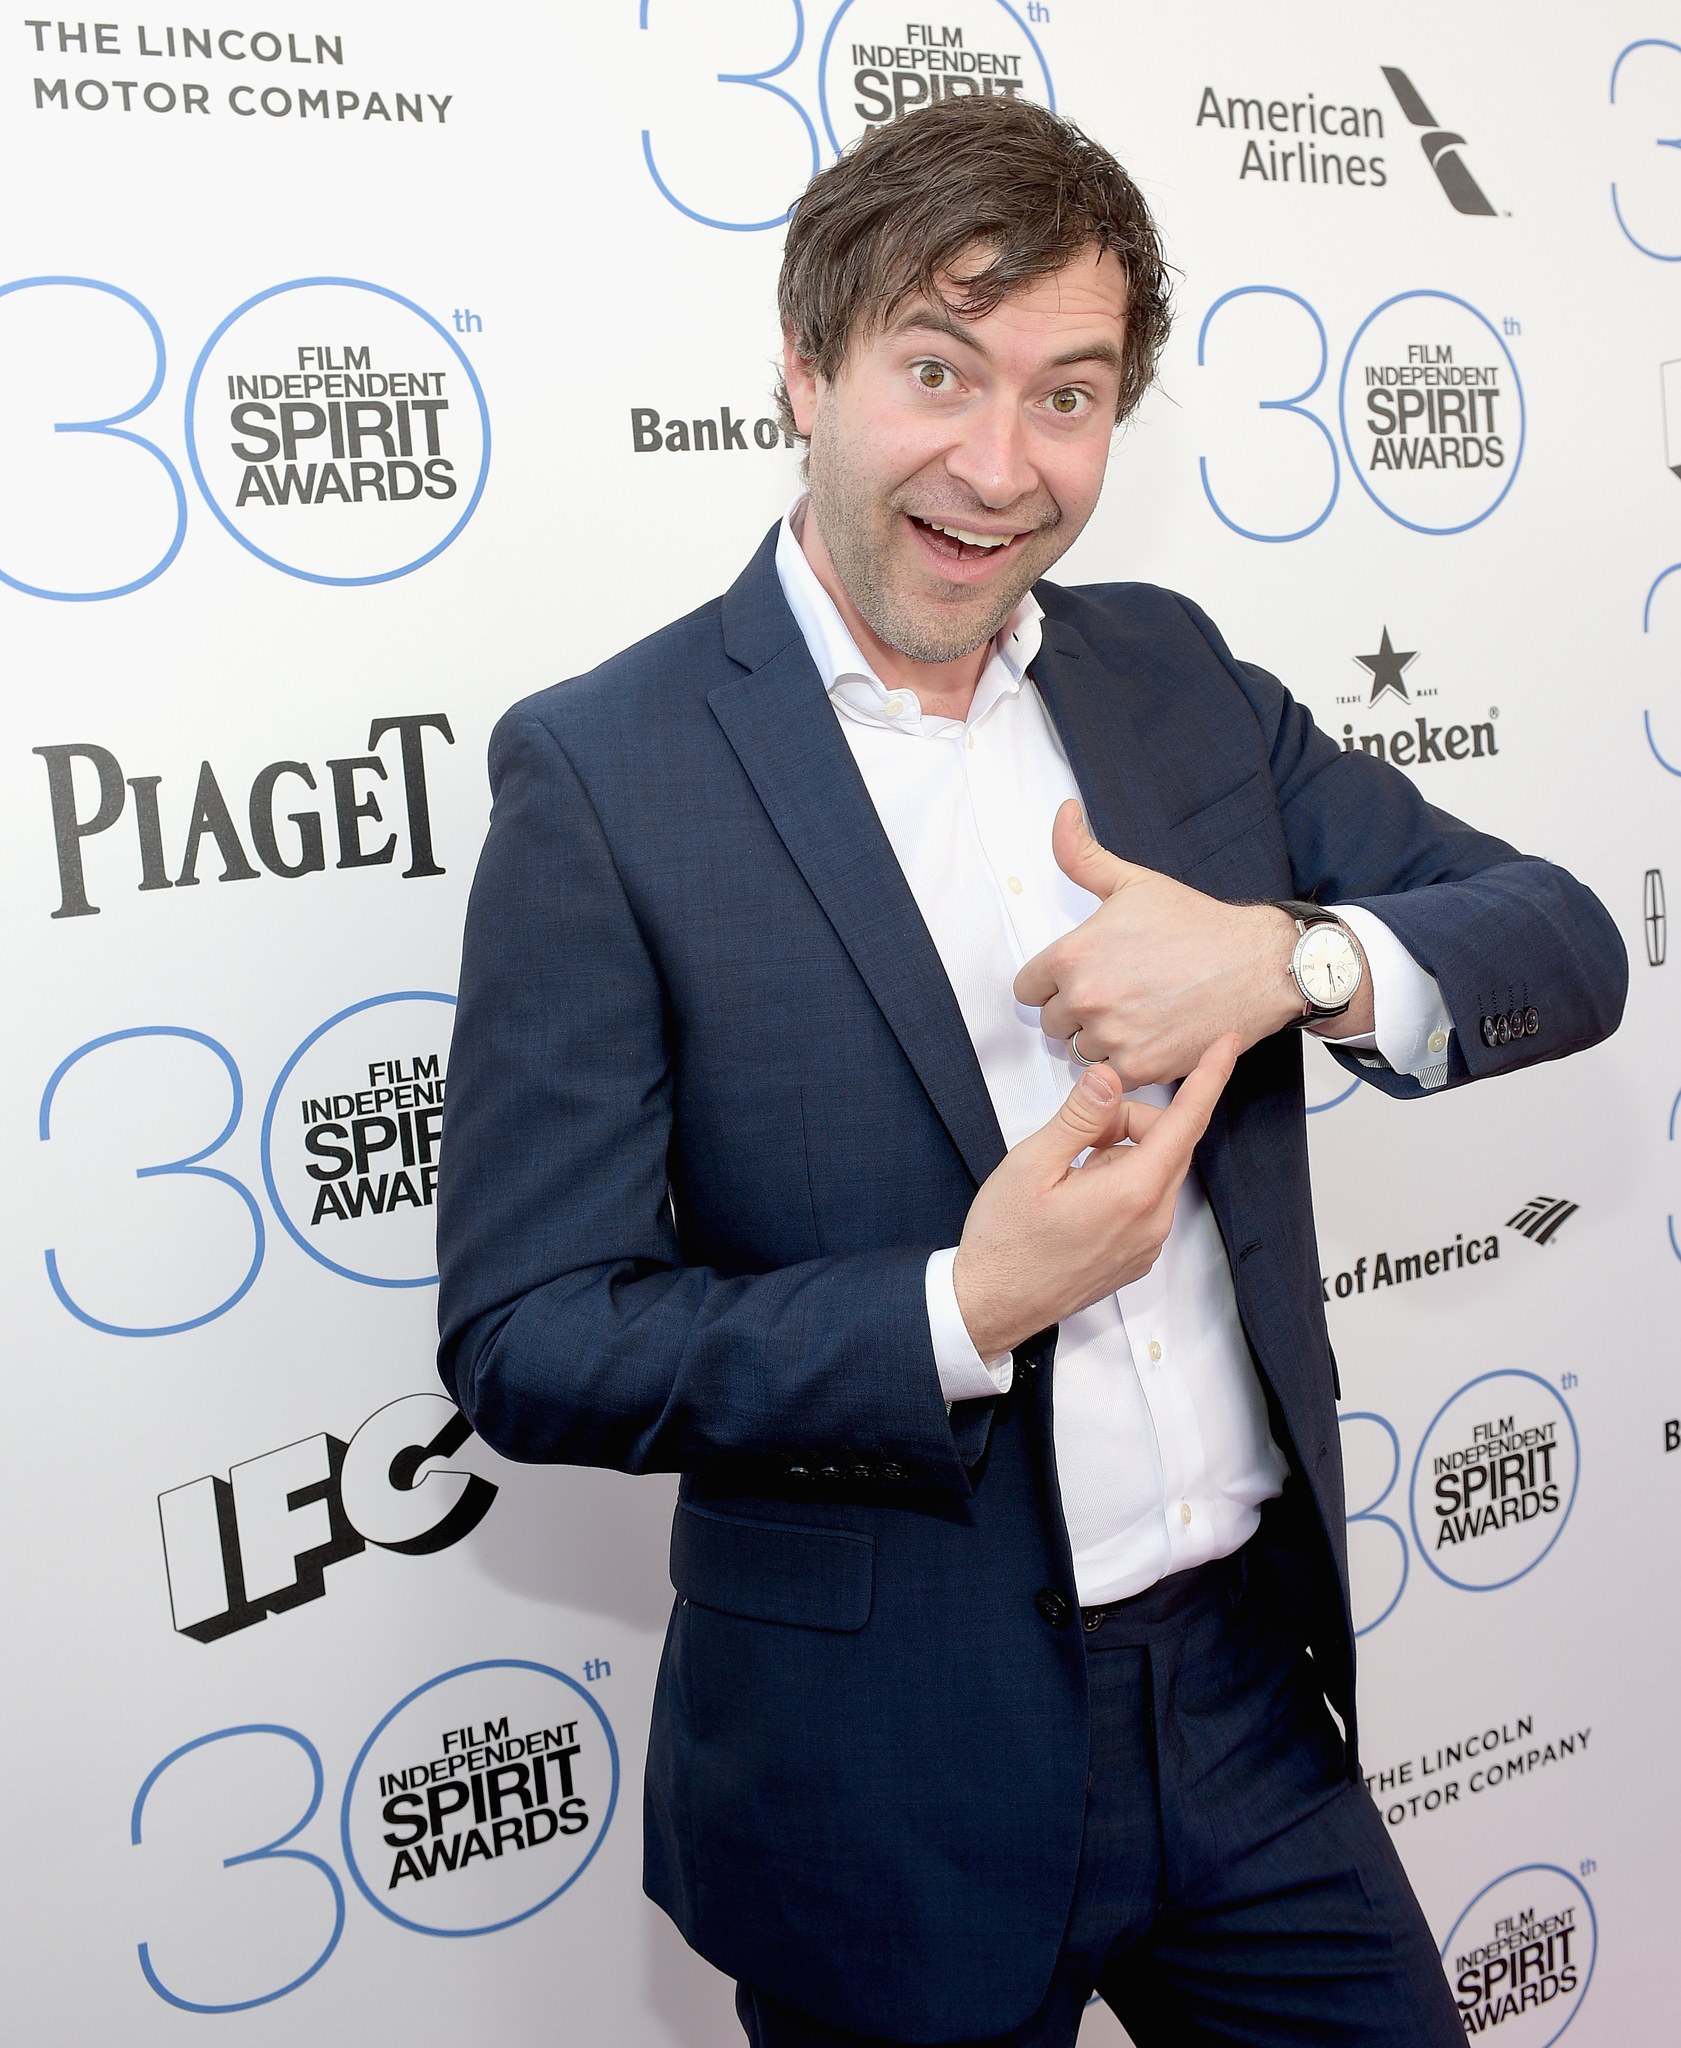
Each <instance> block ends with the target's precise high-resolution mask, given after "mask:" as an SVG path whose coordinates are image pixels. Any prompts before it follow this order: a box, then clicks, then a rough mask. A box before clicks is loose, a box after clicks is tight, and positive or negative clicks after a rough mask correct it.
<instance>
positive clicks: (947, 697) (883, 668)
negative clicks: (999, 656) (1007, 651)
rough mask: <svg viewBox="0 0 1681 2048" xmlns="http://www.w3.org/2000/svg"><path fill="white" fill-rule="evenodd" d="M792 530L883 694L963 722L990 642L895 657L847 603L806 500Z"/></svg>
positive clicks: (896, 653)
mask: <svg viewBox="0 0 1681 2048" xmlns="http://www.w3.org/2000/svg"><path fill="white" fill-rule="evenodd" d="M796 526H797V529H798V534H799V542H800V549H801V552H802V553H803V554H804V556H805V558H806V560H807V561H808V562H809V563H810V564H811V568H812V573H813V575H815V576H816V578H817V580H818V582H819V583H821V584H822V586H823V588H824V589H825V590H826V591H827V592H828V593H829V596H830V597H831V598H832V599H833V600H834V605H835V609H836V611H838V612H839V613H840V615H841V618H842V620H843V621H844V622H845V625H846V630H847V631H848V632H849V633H850V634H851V635H852V637H853V639H854V640H855V641H856V642H857V645H858V652H859V653H860V654H861V655H863V657H864V659H865V660H866V661H867V662H868V663H869V664H870V667H871V669H872V670H873V671H874V673H875V674H876V676H877V677H878V678H879V679H880V680H881V682H882V683H884V684H885V685H886V687H887V688H888V689H889V690H909V691H910V692H911V693H912V694H913V695H914V696H915V698H916V700H917V702H918V703H919V704H920V705H921V706H922V710H923V715H924V716H925V717H929V718H956V719H964V718H967V717H968V715H969V706H970V705H971V704H972V703H973V701H974V696H975V688H976V685H977V684H978V683H979V682H980V679H981V672H982V670H983V669H985V667H986V664H987V661H988V658H989V657H990V655H991V653H992V643H991V642H990V641H988V642H987V643H986V644H985V645H984V646H982V647H977V648H976V649H975V651H974V652H973V653H972V654H965V655H963V656H961V657H960V658H959V659H958V660H956V661H916V660H914V659H913V658H912V657H911V656H910V655H908V654H904V653H901V652H900V650H899V649H898V648H897V647H894V646H892V645H891V644H890V643H889V642H888V641H886V640H883V639H882V637H881V635H880V634H879V633H877V632H876V631H875V630H874V628H873V627H872V626H871V625H870V622H869V620H868V619H866V618H865V617H864V615H863V613H862V612H860V611H859V609H858V607H857V606H856V605H855V604H854V603H853V602H852V599H851V597H850V596H849V595H848V593H847V588H846V585H845V584H844V583H843V582H842V581H841V579H840V576H839V575H838V574H837V572H836V569H835V565H834V561H833V559H832V558H831V556H830V554H829V550H828V549H827V548H826V547H825V546H824V544H823V536H822V534H821V533H820V532H819V531H818V527H817V521H816V520H815V519H814V518H813V516H812V510H811V502H810V500H809V499H808V500H807V501H806V504H805V506H804V508H803V512H802V515H801V516H800V517H798V518H797V520H796Z"/></svg>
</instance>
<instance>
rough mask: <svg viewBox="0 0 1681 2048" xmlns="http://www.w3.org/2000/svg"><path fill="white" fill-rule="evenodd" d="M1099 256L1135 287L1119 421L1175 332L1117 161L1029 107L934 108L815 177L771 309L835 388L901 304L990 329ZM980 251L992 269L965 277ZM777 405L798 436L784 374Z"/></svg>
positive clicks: (1138, 196) (1138, 198)
mask: <svg viewBox="0 0 1681 2048" xmlns="http://www.w3.org/2000/svg"><path fill="white" fill-rule="evenodd" d="M1093 246H1096V247H1097V248H1099V249H1106V250H1108V251H1109V252H1110V253H1111V254H1112V255H1113V256H1114V257H1115V258H1116V260H1117V261H1118V262H1119V263H1120V265H1121V268H1122V269H1123V270H1124V271H1125V273H1126V279H1127V321H1126V339H1125V342H1124V344H1123V348H1122V361H1121V389H1120V397H1119V401H1118V403H1117V405H1116V409H1115V416H1116V420H1117V422H1119V421H1120V420H1124V419H1125V418H1126V417H1127V415H1128V414H1129V413H1130V412H1131V411H1132V410H1133V408H1134V407H1135V406H1136V405H1137V404H1138V402H1139V400H1140V399H1141V398H1143V396H1144V394H1145V392H1146V391H1148V390H1149V388H1150V386H1151V384H1152V382H1153V381H1154V379H1155V374H1156V361H1157V358H1158V357H1159V356H1160V354H1161V351H1162V346H1163V344H1164V343H1165V342H1166V340H1167V334H1168V328H1169V325H1170V323H1171V313H1170V309H1169V298H1170V293H1169V286H1168V275H1167V265H1166V264H1165V262H1164V261H1163V258H1162V251H1161V239H1160V236H1159V235H1158V233H1157V231H1156V224H1155V222H1154V220H1153V219H1152V218H1151V216H1150V209H1149V207H1148V205H1146V203H1145V200H1144V195H1143V194H1142V193H1141V192H1140V191H1139V189H1138V187H1137V186H1136V185H1135V184H1134V183H1133V182H1132V180H1131V179H1130V178H1129V177H1128V176H1127V174H1126V172H1125V171H1124V170H1122V168H1121V166H1120V165H1119V164H1118V163H1117V162H1116V161H1115V159H1114V157H1112V156H1111V155H1110V154H1109V152H1108V150H1106V149H1105V148H1104V147H1103V146H1102V144H1101V143H1097V142H1093V141H1092V139H1091V137H1090V136H1089V135H1086V134H1084V133H1082V131H1081V130H1080V129H1078V128H1076V127H1075V125H1074V124H1073V122H1072V121H1065V120H1064V119H1063V118H1062V117H1061V116H1060V115H1058V114H1053V113H1051V112H1049V111H1048V110H1047V109H1046V108H1044V107H1040V106H1036V105H1035V104H1034V103H1033V102H1032V101H1031V100H1023V99H1017V98H1015V97H1014V96H1013V95H1012V96H1009V97H1003V96H1000V97H998V98H993V99H985V98H982V97H980V96H979V95H973V96H970V97H965V98H952V99H943V100H938V101H936V102H935V103H934V104H933V105H932V106H929V107H923V108H919V109H918V110H917V111H916V112H915V113H914V114H908V115H906V116H904V117H903V118H902V119H900V120H897V121H890V122H888V123H887V124H886V125H885V126H883V127H881V128H877V129H874V130H872V131H871V132H870V133H869V134H867V135H865V136H864V137H863V139H862V140H861V141H859V142H857V143H855V144H854V145H853V146H852V148H850V149H849V150H847V152H846V153H845V155H844V156H842V157H840V158H839V159H837V161H836V162H834V163H833V164H831V165H830V166H829V167H828V169H827V170H822V171H819V172H818V174H817V176H816V177H815V178H813V179H812V181H811V183H810V184H809V185H808V186H807V187H806V189H805V191H804V193H803V194H802V195H801V196H800V198H799V200H798V201H797V202H796V203H795V205H794V208H793V214H792V219H791V221H790V224H789V228H788V239H787V243H786V246H785V247H784V249H783V252H782V275H781V277H780V279H779V280H778V283H777V291H776V303H777V310H778V312H779V313H780V314H781V317H782V325H783V330H784V332H785V333H788V334H792V335H793V337H794V344H795V347H796V348H797V349H798V350H799V353H800V354H801V355H802V356H803V357H804V358H805V360H806V361H807V362H808V363H810V364H811V365H812V367H813V368H814V369H815V370H816V371H817V372H818V374H819V375H820V376H822V377H824V378H826V379H828V380H830V381H833V379H834V378H835V377H836V376H837V375H838V374H839V372H840V369H841V365H842V364H843V363H844V362H845V360H846V354H847V350H848V348H849V347H850V346H851V344H852V340H853V338H854V336H855V335H857V334H858V333H859V332H860V331H877V330H879V329H880V328H881V327H882V326H884V325H885V324H886V322H887V321H888V320H890V319H891V318H892V316H893V314H894V313H895V312H896V311H897V310H898V308H899V307H900V306H902V305H903V304H904V303H905V301H906V300H907V299H910V298H913V297H916V296H918V295H920V296H922V297H925V298H927V299H928V300H929V301H930V302H931V303H933V304H935V305H944V306H945V307H946V308H947V310H948V311H950V312H951V313H953V314H955V315H957V316H958V317H959V318H969V319H980V318H983V317H984V316H985V315H986V314H988V313H990V312H992V311H993V310H994V308H995V307H997V306H998V305H1000V304H1001V303H1002V302H1003V301H1004V300H1005V299H1006V298H1008V297H1009V295H1010V294H1011V293H1012V292H1014V291H1019V290H1020V289H1021V288H1022V287H1023V286H1024V285H1027V284H1031V283H1032V282H1033V281H1034V280H1035V279H1037V278H1041V277H1048V276H1050V275H1051V274H1052V273H1053V272H1055V271H1058V270H1061V269H1062V268H1063V267H1064V265H1065V264H1067V263H1069V262H1071V261H1072V260H1073V259H1074V258H1075V257H1076V256H1078V255H1079V254H1080V253H1081V251H1082V250H1084V249H1089V248H1091V247H1093ZM977 250H979V251H980V252H982V253H983V254H984V255H985V257H986V259H987V260H986V261H985V262H984V264H983V265H982V267H981V268H980V269H979V270H975V271H973V272H971V273H969V274H966V275H959V274H958V273H957V271H956V269H955V266H956V265H957V264H958V263H959V262H960V261H961V260H962V258H963V257H964V256H966V255H970V254H972V253H974V252H975V251H977ZM942 280H944V281H945V285H946V289H942V283H941V281H942ZM952 285H955V286H957V287H958V289H959V291H960V293H961V296H960V297H958V298H956V299H953V298H951V297H949V296H948V295H947V294H948V290H949V287H950V286H952ZM776 404H777V410H778V412H779V413H780V414H781V417H782V425H783V428H784V430H785V432H787V433H789V434H796V433H797V432H798V430H797V428H796V427H795V425H794V416H793V412H792V409H791V408H790V406H789V403H788V392H787V387H786V385H785V384H784V383H783V381H782V380H781V379H780V378H778V380H777V385H776Z"/></svg>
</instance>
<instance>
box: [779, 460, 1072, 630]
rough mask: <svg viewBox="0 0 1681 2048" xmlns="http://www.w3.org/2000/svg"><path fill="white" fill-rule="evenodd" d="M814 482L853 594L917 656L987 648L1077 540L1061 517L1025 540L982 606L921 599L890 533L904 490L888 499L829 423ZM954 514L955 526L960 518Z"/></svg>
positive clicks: (824, 525) (870, 617) (820, 514)
mask: <svg viewBox="0 0 1681 2048" xmlns="http://www.w3.org/2000/svg"><path fill="white" fill-rule="evenodd" d="M808 479H809V482H810V486H811V509H812V511H813V513H814V514H815V515H816V519H817V526H818V531H819V532H820V533H821V534H822V536H823V544H824V546H825V547H826V548H827V549H828V551H829V559H830V561H832V562H833V563H834V565H835V573H836V574H837V575H838V576H839V577H840V580H841V582H842V583H843V584H844V585H845V587H846V593H847V595H848V596H849V597H850V598H851V599H852V602H853V603H854V604H855V605H856V606H857V607H858V609H859V611H860V612H861V613H862V614H863V616H864V618H865V619H866V620H867V621H868V623H869V625H870V628H871V630H872V631H873V632H875V633H876V634H878V635H879V636H880V638H881V639H883V640H885V641H886V642H887V644H888V646H889V647H895V648H897V649H898V651H899V652H900V653H901V654H903V655H907V656H908V657H909V658H910V659H911V660H912V661H926V662H948V661H961V660H962V659H963V657H964V656H965V655H969V654H973V653H974V652H975V651H976V650H977V649H978V648H981V647H984V646H985V645H986V644H987V642H988V641H989V640H992V639H994V638H995V637H996V636H997V633H998V631H999V628H1000V627H1001V626H1002V625H1003V624H1004V622H1005V620H1006V619H1008V618H1009V616H1010V614H1011V613H1012V612H1013V611H1014V610H1015V609H1016V607H1017V605H1019V604H1020V603H1021V601H1022V599H1023V598H1024V597H1025V596H1026V595H1027V593H1028V591H1029V590H1030V589H1031V588H1032V586H1033V584H1034V583H1035V582H1036V581H1037V580H1038V579H1039V577H1041V576H1043V575H1044V573H1045V572H1046V570H1047V569H1049V568H1050V566H1051V564H1052V563H1053V562H1055V561H1056V560H1057V558H1058V556H1060V555H1062V554H1063V553H1064V552H1065V551H1066V550H1067V548H1068V547H1069V546H1071V545H1072V543H1073V541H1074V539H1075V535H1074V534H1068V535H1067V536H1066V538H1064V537H1063V535H1062V534H1061V532H1060V531H1059V529H1060V527H1061V525H1062V521H1061V519H1060V517H1059V516H1058V517H1055V518H1053V519H1051V520H1048V521H1047V522H1046V523H1045V525H1044V526H1043V527H1042V528H1041V529H1040V530H1039V531H1038V532H1036V533H1033V534H1030V535H1029V536H1028V538H1027V539H1026V540H1025V541H1024V542H1023V543H1022V545H1021V549H1020V553H1019V555H1018V557H1017V559H1016V561H1015V562H1014V563H1013V564H1012V565H1011V568H1010V570H1009V573H1008V574H1007V575H1005V576H1004V577H1003V579H1002V580H1001V581H1000V582H999V583H998V584H996V585H995V586H993V587H992V588H990V589H988V590H987V591H986V592H985V593H984V603H982V604H980V607H979V609H970V608H968V607H963V608H962V609H959V608H958V607H957V606H951V607H949V608H948V607H946V606H942V605H935V604H930V603H927V602H924V603H921V604H919V603H917V601H916V600H915V599H913V598H910V597H908V596H907V594H906V593H905V591H904V590H903V589H902V588H900V587H898V585H897V584H896V582H895V578H894V552H895V551H894V546H893V542H892V539H891V538H890V536H891V535H892V533H893V530H894V528H895V527H896V526H897V524H898V521H899V519H900V517H901V516H902V514H903V513H904V512H905V511H906V510H907V509H908V508H907V507H906V506H904V505H901V504H900V503H899V502H898V501H899V498H900V496H901V492H893V493H891V494H890V495H889V496H888V497H887V498H886V500H885V501H883V500H882V499H881V497H880V496H879V495H878V491H879V486H878V485H877V484H876V483H875V482H874V481H873V480H872V479H871V478H870V476H869V474H868V472H867V470H866V469H865V467H864V465H863V464H861V463H859V462H856V461H855V460H853V458H852V453H851V449H850V447H849V446H848V444H847V442H846V441H845V440H844V439H843V438H842V437H841V436H840V435H838V434H836V433H835V431H834V430H833V428H832V427H830V428H828V429H827V431H825V423H819V425H818V427H817V431H815V432H814V433H813V435H812V439H811V456H810V463H809V467H808ZM951 516H952V518H953V522H954V523H955V520H956V518H957V516H958V515H956V514H953V515H951ZM982 595H983V594H982V593H977V597H980V596H982Z"/></svg>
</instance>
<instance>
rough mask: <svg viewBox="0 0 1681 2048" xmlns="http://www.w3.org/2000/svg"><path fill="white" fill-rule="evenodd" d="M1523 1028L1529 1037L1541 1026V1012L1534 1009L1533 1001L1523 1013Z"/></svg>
mask: <svg viewBox="0 0 1681 2048" xmlns="http://www.w3.org/2000/svg"><path fill="white" fill-rule="evenodd" d="M1523 1028H1524V1030H1525V1032H1527V1034H1528V1035H1529V1036H1530V1037H1531V1038H1533V1037H1534V1036H1535V1034H1536V1032H1537V1031H1539V1030H1540V1028H1541V1012H1540V1011H1539V1010H1538V1009H1536V1007H1535V1005H1534V1004H1533V1003H1531V1004H1530V1006H1529V1008H1528V1009H1527V1010H1525V1011H1524V1013H1523Z"/></svg>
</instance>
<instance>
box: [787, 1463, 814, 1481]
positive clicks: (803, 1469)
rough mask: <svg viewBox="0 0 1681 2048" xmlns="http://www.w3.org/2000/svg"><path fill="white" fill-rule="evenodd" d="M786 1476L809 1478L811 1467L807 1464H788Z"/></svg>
mask: <svg viewBox="0 0 1681 2048" xmlns="http://www.w3.org/2000/svg"><path fill="white" fill-rule="evenodd" d="M788 1477H789V1478H790V1479H809V1478H810V1477H811V1467H810V1466H809V1465H790V1466H789V1467H788Z"/></svg>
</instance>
